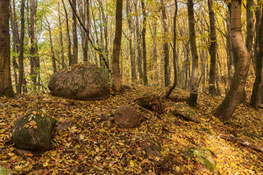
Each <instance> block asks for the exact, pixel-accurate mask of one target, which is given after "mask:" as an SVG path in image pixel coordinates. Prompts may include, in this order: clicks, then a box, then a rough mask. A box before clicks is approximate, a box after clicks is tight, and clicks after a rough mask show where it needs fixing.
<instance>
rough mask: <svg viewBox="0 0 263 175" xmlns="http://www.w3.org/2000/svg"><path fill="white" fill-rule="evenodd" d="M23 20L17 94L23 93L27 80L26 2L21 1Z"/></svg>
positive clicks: (21, 21)
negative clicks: (25, 70)
mask: <svg viewBox="0 0 263 175" xmlns="http://www.w3.org/2000/svg"><path fill="white" fill-rule="evenodd" d="M20 14H21V19H20V23H21V24H20V25H21V30H20V44H19V52H20V53H19V59H18V62H19V79H18V88H17V93H18V94H21V93H22V88H25V87H23V86H25V80H24V37H25V0H22V1H21V9H20Z"/></svg>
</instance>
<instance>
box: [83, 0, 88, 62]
mask: <svg viewBox="0 0 263 175" xmlns="http://www.w3.org/2000/svg"><path fill="white" fill-rule="evenodd" d="M89 4H90V3H89V0H86V5H85V7H86V8H85V9H86V29H87V30H88V31H87V32H85V39H84V42H85V43H84V47H83V61H85V62H86V61H88V60H89V55H88V50H89V31H90V10H89Z"/></svg>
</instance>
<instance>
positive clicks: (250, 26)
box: [246, 0, 254, 57]
mask: <svg viewBox="0 0 263 175" xmlns="http://www.w3.org/2000/svg"><path fill="white" fill-rule="evenodd" d="M253 5H254V2H253V0H248V1H247V7H246V8H247V37H246V46H247V49H248V51H249V52H250V55H251V57H252V55H253V52H252V50H253V49H252V44H253V39H254V27H253V26H254V18H253V9H252V7H253Z"/></svg>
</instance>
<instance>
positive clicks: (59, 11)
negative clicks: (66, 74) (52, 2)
mask: <svg viewBox="0 0 263 175" xmlns="http://www.w3.org/2000/svg"><path fill="white" fill-rule="evenodd" d="M60 13H61V10H60V2H58V23H59V43H60V52H61V64H62V68H65V67H66V63H65V55H64V42H63V30H62V21H61V14H60Z"/></svg>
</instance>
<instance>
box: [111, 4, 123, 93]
mask: <svg viewBox="0 0 263 175" xmlns="http://www.w3.org/2000/svg"><path fill="white" fill-rule="evenodd" d="M122 8H123V0H117V1H116V28H115V39H114V43H113V55H112V78H113V83H112V89H113V90H114V91H116V92H119V91H120V89H121V75H120V67H119V59H120V51H121V38H122Z"/></svg>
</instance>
